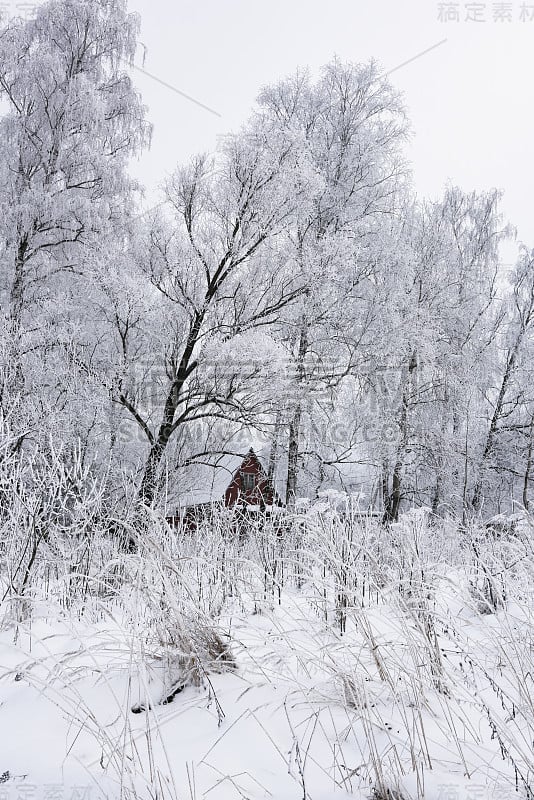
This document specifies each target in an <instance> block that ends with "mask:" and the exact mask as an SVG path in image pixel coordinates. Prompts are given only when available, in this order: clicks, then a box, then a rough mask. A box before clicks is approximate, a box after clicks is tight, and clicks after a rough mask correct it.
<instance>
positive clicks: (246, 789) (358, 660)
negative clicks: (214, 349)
mask: <svg viewBox="0 0 534 800" xmlns="http://www.w3.org/2000/svg"><path fill="white" fill-rule="evenodd" d="M340 530H341V529H340V528H338V529H335V530H334V527H332V526H331V527H330V528H329V530H328V533H327V534H325V533H324V530H323V534H324V536H325V537H326V539H327V540H328V541H326V540H325V541H324V546H325V547H326V546H327V544H328V546H329V548H330V551H329V552H330V554H331V557H332V559H331V562H330V563H329V562H328V560H327V559H326V558H325V557H324V554H322V553H321V549H320V544H321V540H320V539H319V538H317V539H316V540H315V541H314V542H310V541H308V540H307V541H306V542H305V545H304V543H303V542H302V541H301V540H298V541H297V539H296V538H295V537H293V538H292V539H291V541H289V540H288V541H285V542H284V543H283V544H282V543H280V541H278V540H276V539H269V538H268V537H267V536H266V534H265V533H258V535H257V536H256V537H255V538H254V537H253V538H252V539H251V541H250V542H248V543H245V544H243V543H241V544H240V543H237V542H234V543H230V544H228V543H227V542H226V543H224V544H223V543H222V542H221V541H217V537H216V536H214V537H213V539H212V540H210V541H209V542H206V541H205V542H204V543H203V544H202V545H200V544H198V545H197V544H193V545H191V544H190V545H189V549H188V550H187V548H183V549H182V557H183V560H182V561H169V562H166V560H165V559H166V557H165V558H163V556H162V554H161V552H160V553H159V556H158V558H157V559H156V558H155V559H154V561H153V562H151V561H150V558H149V557H147V558H143V559H141V558H136V557H132V558H131V562H130V564H129V572H128V576H129V578H130V580H129V581H128V589H127V590H125V589H123V590H121V592H119V594H117V595H116V596H115V597H113V598H112V597H107V598H106V597H99V598H97V597H94V596H93V597H86V598H85V599H84V603H83V605H82V604H81V603H80V602H78V603H77V604H73V605H71V606H70V607H69V608H68V609H66V608H65V607H64V599H63V600H62V601H61V602H60V601H59V599H58V597H59V594H58V593H56V592H54V587H52V588H51V589H50V591H49V597H48V599H46V598H45V597H44V596H41V597H40V598H36V599H35V600H34V603H33V608H32V614H31V616H30V617H26V618H25V619H24V621H22V622H20V623H19V624H17V625H15V624H14V623H13V622H11V623H10V624H8V620H7V618H6V620H5V621H4V629H3V631H2V633H1V635H0V664H1V665H2V674H1V677H0V775H1V776H2V777H1V778H0V781H1V782H0V798H2V800H4V798H5V800H19V798H20V799H22V798H24V799H25V800H32V799H33V798H34V799H35V800H39V799H40V798H42V799H43V800H45V798H48V800H53V798H55V800H82V798H84V800H97V798H100V797H109V798H116V797H122V796H130V797H131V796H138V797H140V798H141V797H142V798H145V797H146V798H148V797H159V798H167V797H168V798H189V799H191V800H192V799H198V800H200V798H204V797H206V798H211V799H212V800H231V799H233V798H250V800H252V799H253V798H254V800H256V798H258V799H259V798H276V800H290V799H292V798H295V800H300V799H301V798H310V799H311V800H327V799H328V798H340V799H341V798H343V797H355V798H362V800H363V798H371V797H374V798H376V800H382V798H384V799H386V798H389V800H400V798H403V800H408V799H409V798H414V800H415V798H426V800H490V798H491V800H512V798H521V799H522V800H524V799H525V798H528V797H531V796H532V795H529V788H528V787H529V785H530V786H532V787H533V790H534V772H533V769H534V756H533V737H534V686H533V672H532V665H533V663H534V650H533V648H534V638H533V630H534V627H533V619H534V615H533V605H532V603H531V598H530V595H529V592H530V590H531V589H530V586H529V585H528V581H527V578H528V574H530V573H529V570H530V567H531V565H532V560H531V557H527V556H528V554H527V555H523V557H522V559H521V561H519V562H518V561H517V557H518V547H519V544H518V542H508V543H506V545H505V544H501V545H499V548H500V549H499V553H498V556H499V558H500V559H501V562H500V563H505V562H506V558H508V559H509V561H508V562H506V563H505V566H506V581H504V580H503V575H502V574H498V570H497V569H496V561H494V562H492V563H491V564H490V567H488V566H487V564H489V561H488V562H487V563H486V568H487V569H488V572H489V571H490V568H491V574H492V575H493V578H492V580H493V587H494V590H495V593H496V594H495V596H494V598H493V600H494V606H495V607H492V606H491V603H489V604H488V601H487V586H486V587H485V588H484V584H481V585H480V586H481V588H480V593H479V595H478V596H477V591H478V590H477V589H476V586H475V584H476V581H474V578H473V576H474V575H475V572H474V571H473V570H474V568H473V564H472V563H471V564H470V563H467V562H466V563H463V564H462V563H447V562H446V561H444V560H443V558H440V559H434V556H435V555H436V550H435V542H434V539H435V534H434V533H432V532H428V531H422V529H421V528H419V529H417V530H416V529H415V528H414V526H413V525H411V527H410V525H405V526H404V528H402V527H401V526H399V528H398V529H397V531H396V533H395V534H394V535H395V536H396V537H397V539H396V540H395V541H393V540H391V541H390V542H389V543H387V542H378V540H375V539H374V538H373V536H374V534H373V533H372V532H369V530H368V531H367V532H366V531H363V530H362V531H356V532H355V531H354V530H352V531H351V532H347V531H345V533H346V534H347V537H348V538H347V540H346V541H345V540H340V539H339V536H340ZM400 534H402V536H403V537H406V538H403V539H400V540H399V538H398V537H399V535H400ZM299 536H300V534H299ZM336 537H337V539H336ZM408 537H410V538H408ZM349 540H350V542H351V549H350V552H351V553H352V555H353V556H354V554H358V557H357V558H356V557H354V558H351V557H350V554H349V555H347V552H345V557H344V558H343V559H341V560H336V559H335V553H336V547H337V546H338V545H341V546H342V547H344V546H345V545H347V542H348V541H349ZM399 542H400V544H399ZM356 545H357V546H356ZM363 545H365V547H364V546H363ZM394 545H395V546H394ZM423 545H424V546H423ZM377 547H380V548H381V549H382V558H381V560H380V561H377V560H376V555H377V549H376V548H377ZM488 547H489V548H490V549H491V552H492V554H493V557H494V559H496V558H497V554H496V553H495V545H494V543H493V542H492V543H490V545H488ZM299 548H300V549H299ZM186 550H187V554H186ZM193 551H194V552H193ZM488 552H489V551H488ZM525 552H526V551H525ZM438 555H439V553H438ZM444 555H445V553H444V551H443V548H442V552H441V556H442V557H443V556H444ZM186 556H187V557H186ZM396 559H397V561H396ZM503 559H504V560H503ZM453 560H454V559H452V558H451V559H449V561H453ZM456 560H458V559H456ZM162 564H163V565H165V564H166V565H167V569H166V571H165V568H164V567H162ZM177 564H179V567H177V566H176V565H177ZM343 567H345V571H343ZM338 568H341V572H339V569H338ZM476 574H477V575H479V576H480V574H481V575H482V578H484V577H487V576H485V572H484V570H482V571H480V569H479V570H478V572H477V573H476ZM336 575H337V577H336ZM340 576H341V579H340ZM340 580H341V582H340ZM184 598H185V599H184ZM488 612H491V613H488ZM342 628H344V632H343V633H342ZM183 684H186V685H185V688H184V689H183V690H182V691H179V692H178V693H177V694H176V695H175V697H174V698H173V699H172V702H169V703H166V704H161V703H160V701H161V699H162V698H163V697H165V696H167V695H169V694H170V693H171V692H172V691H173V690H175V689H176V688H181V686H182V685H183ZM132 708H133V709H135V710H136V711H137V712H139V713H134V712H133V711H132Z"/></svg>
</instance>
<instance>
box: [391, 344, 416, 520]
mask: <svg viewBox="0 0 534 800" xmlns="http://www.w3.org/2000/svg"><path fill="white" fill-rule="evenodd" d="M416 368H417V353H416V352H415V351H414V352H413V353H412V355H411V358H410V361H409V363H408V376H407V379H406V382H405V384H404V387H403V390H402V407H401V418H400V422H399V429H400V443H399V446H398V448H397V458H396V460H395V466H394V467H393V476H392V481H391V492H389V493H388V495H387V497H386V502H385V504H384V516H383V522H384V524H386V525H387V524H389V523H390V522H397V520H398V518H399V511H400V505H401V501H402V467H403V464H404V451H405V450H406V445H407V443H408V406H409V403H410V395H409V392H410V389H411V386H412V375H413V373H414V371H415V369H416Z"/></svg>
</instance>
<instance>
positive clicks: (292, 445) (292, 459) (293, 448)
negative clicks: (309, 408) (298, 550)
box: [286, 319, 308, 508]
mask: <svg viewBox="0 0 534 800" xmlns="http://www.w3.org/2000/svg"><path fill="white" fill-rule="evenodd" d="M307 351H308V324H307V322H306V320H305V319H303V320H302V324H301V328H300V342H299V351H298V356H297V387H300V385H301V384H302V381H303V380H304V376H305V371H306V370H305V365H304V359H305V358H306V353H307ZM301 420H302V399H301V398H300V396H299V397H298V398H297V405H296V407H295V410H294V412H293V417H292V418H291V422H290V423H289V442H288V451H287V483H286V505H287V506H288V508H293V507H294V505H295V500H296V497H297V483H298V468H299V466H298V461H299V444H300V423H301Z"/></svg>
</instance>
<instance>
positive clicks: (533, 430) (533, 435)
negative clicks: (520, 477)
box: [523, 414, 534, 511]
mask: <svg viewBox="0 0 534 800" xmlns="http://www.w3.org/2000/svg"><path fill="white" fill-rule="evenodd" d="M528 434H529V435H528V451H527V465H526V467H525V478H524V481H523V507H524V509H525V511H528V510H529V501H528V485H529V483H530V473H531V472H532V461H533V452H532V451H533V446H534V441H533V440H534V414H532V416H531V418H530V427H529V431H528Z"/></svg>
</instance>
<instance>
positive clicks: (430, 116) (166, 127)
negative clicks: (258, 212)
mask: <svg viewBox="0 0 534 800" xmlns="http://www.w3.org/2000/svg"><path fill="white" fill-rule="evenodd" d="M529 2H531V3H533V5H532V6H530V9H527V10H526V11H525V10H522V6H523V5H524V3H523V1H522V0H512V2H510V3H508V4H503V3H494V2H487V3H479V5H478V7H479V13H480V14H481V16H485V18H486V21H485V22H469V21H466V20H465V17H466V15H467V14H468V12H469V9H468V6H471V7H473V4H469V3H464V2H460V3H458V4H457V7H458V11H459V16H460V22H448V23H444V22H440V21H439V13H440V3H439V2H435V1H434V0H376V1H375V2H372V0H330V2H324V0H323V1H322V2H319V0H287V2H282V1H281V0H270V2H263V3H259V2H256V1H255V0H197V1H196V2H192V1H191V0H179V1H178V2H175V3H171V2H168V1H167V0H131V2H130V8H131V9H132V10H135V11H136V12H138V13H139V14H140V16H141V19H142V29H141V40H142V42H143V44H144V46H145V47H146V58H145V64H144V68H145V70H146V71H147V72H150V73H152V74H153V75H155V76H157V77H158V78H159V79H160V80H161V81H164V82H165V83H168V84H170V85H171V86H173V87H175V88H176V89H178V90H179V91H181V92H184V93H186V94H188V95H191V96H192V97H194V98H196V99H197V100H198V101H199V102H201V103H204V104H205V105H207V106H209V107H210V108H212V109H214V110H215V111H217V112H218V114H220V116H216V115H215V114H212V113H210V112H209V111H206V110H205V109H203V108H201V107H199V106H197V105H195V104H194V103H193V102H190V101H188V100H186V99H185V98H183V97H181V96H180V95H179V94H177V93H175V92H173V91H172V90H171V89H169V88H166V87H165V86H163V85H162V84H161V83H158V82H157V81H156V80H154V79H152V78H150V77H148V76H147V75H144V74H142V73H141V72H139V71H137V70H136V71H134V73H133V77H134V78H135V82H136V84H137V86H138V87H139V89H140V90H141V92H142V95H143V98H144V100H145V103H146V104H147V106H148V107H149V116H150V119H151V121H152V122H153V124H154V137H153V142H152V148H151V151H150V152H149V153H147V154H146V155H144V156H143V157H142V158H141V160H140V162H139V163H137V164H135V165H134V166H133V169H134V171H135V173H136V174H137V175H138V176H139V177H140V178H141V179H142V180H143V182H144V184H145V185H146V186H147V188H148V190H149V193H148V197H149V198H153V197H154V192H155V190H156V188H157V186H158V184H160V183H161V181H162V179H163V178H164V177H165V175H166V174H168V173H169V172H171V171H172V169H173V168H174V166H175V165H176V164H178V163H183V162H184V161H186V160H187V159H188V158H189V157H190V156H191V155H192V154H194V153H195V152H198V151H205V150H211V149H213V148H214V147H215V146H216V143H217V135H219V134H224V133H225V132H228V131H231V130H236V129H237V128H238V127H239V125H240V124H241V123H242V122H243V121H244V120H245V119H246V117H247V115H248V114H249V112H250V110H251V108H252V106H253V103H254V99H255V97H256V95H257V93H258V90H259V89H260V87H261V86H262V85H264V84H266V83H270V82H273V81H276V80H278V79H279V78H280V77H283V76H285V75H287V74H289V73H291V72H293V71H294V70H295V69H296V68H297V67H304V66H309V67H310V68H311V70H312V71H313V72H314V73H316V72H318V70H319V69H320V67H321V65H322V64H324V63H326V62H327V61H329V60H330V59H331V58H332V57H333V56H334V55H337V56H339V57H340V58H342V59H343V60H348V61H353V62H358V61H366V60H368V59H369V58H375V59H377V60H378V61H379V63H380V64H381V65H382V67H383V68H384V70H386V71H388V70H392V69H394V68H396V67H398V66H399V65H401V64H403V63H404V62H406V61H409V60H410V59H412V58H414V56H416V55H417V54H419V53H421V52H422V51H425V50H427V49H428V48H432V47H433V46H434V45H437V44H438V43H439V42H440V41H442V40H443V39H446V41H445V42H444V43H442V44H440V45H439V46H436V47H434V49H432V50H430V51H429V52H428V53H426V54H425V55H421V56H420V57H419V58H417V59H415V60H413V61H411V63H408V64H405V65H404V66H402V67H400V68H399V69H397V70H396V71H395V72H394V73H393V74H392V75H391V80H392V82H393V83H394V84H395V85H396V86H397V87H398V88H399V89H400V90H402V91H403V93H404V96H405V102H406V105H407V107H408V112H409V116H410V118H411V121H412V126H413V137H412V141H411V143H410V145H409V150H408V155H409V157H410V159H411V160H412V162H413V166H414V178H415V186H416V189H417V191H418V193H419V194H420V195H424V196H436V195H438V194H439V193H440V192H441V190H442V188H443V187H444V185H445V184H446V183H447V182H451V183H455V184H458V185H460V186H461V187H462V188H465V189H471V188H476V189H483V188H489V187H493V186H497V187H499V188H502V189H504V190H505V198H504V203H503V211H504V212H505V214H506V215H507V217H508V218H509V219H510V221H512V222H513V223H514V224H515V225H516V226H517V228H518V235H519V238H520V239H522V240H523V241H525V242H526V243H527V244H529V245H534V219H533V215H532V190H533V185H534V144H533V139H534V137H533V133H534V132H533V121H534V103H533V99H534V98H533V94H534V92H533V79H534V69H533V67H534V47H533V44H534V0H529ZM527 5H528V2H527ZM499 9H501V10H499ZM502 9H505V12H504V13H505V14H506V9H509V10H510V11H511V14H512V21H511V22H495V21H494V19H493V17H494V15H495V14H497V15H498V14H499V13H501V14H502V13H503V11H502ZM527 15H528V16H530V15H531V16H532V17H533V19H532V20H525V21H521V17H522V16H523V17H525V16H527ZM139 64H141V54H140V57H139Z"/></svg>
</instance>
